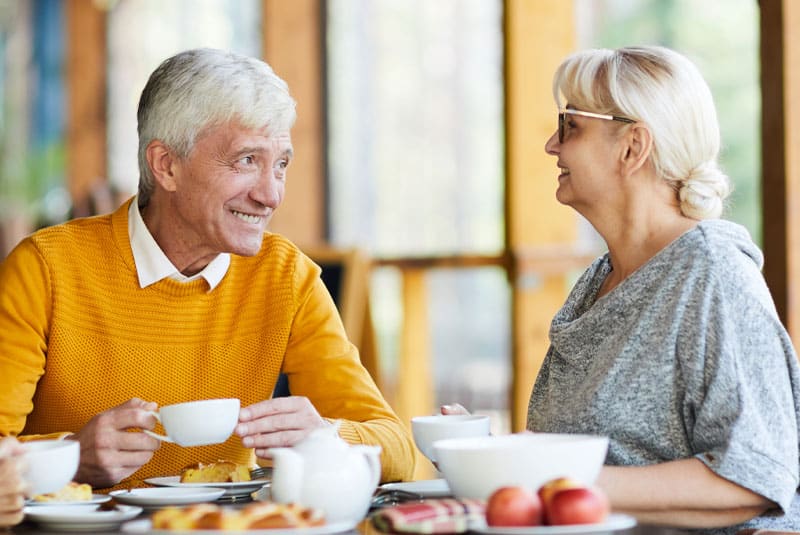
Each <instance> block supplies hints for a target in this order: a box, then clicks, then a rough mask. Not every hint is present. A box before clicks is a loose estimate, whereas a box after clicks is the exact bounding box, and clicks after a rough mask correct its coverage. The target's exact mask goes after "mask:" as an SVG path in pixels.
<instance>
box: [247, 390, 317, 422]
mask: <svg viewBox="0 0 800 535" xmlns="http://www.w3.org/2000/svg"><path fill="white" fill-rule="evenodd" d="M306 399H307V398H303V397H299V396H289V397H284V398H275V399H268V400H265V401H259V402H258V403H254V404H252V405H249V406H247V407H244V408H243V409H242V410H240V411H239V421H240V422H249V421H252V420H258V419H259V418H263V417H265V416H272V415H275V414H282V413H291V412H298V411H299V410H301V408H302V407H303V406H304V405H305V401H306Z"/></svg>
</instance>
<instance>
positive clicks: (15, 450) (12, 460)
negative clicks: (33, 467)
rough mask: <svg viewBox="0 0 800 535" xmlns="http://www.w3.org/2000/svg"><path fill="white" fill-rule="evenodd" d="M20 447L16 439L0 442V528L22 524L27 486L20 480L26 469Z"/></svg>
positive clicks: (6, 439)
mask: <svg viewBox="0 0 800 535" xmlns="http://www.w3.org/2000/svg"><path fill="white" fill-rule="evenodd" d="M22 452H23V450H22V445H21V444H20V443H19V442H18V441H17V439H15V438H12V437H7V438H4V439H2V440H0V527H8V526H13V525H15V524H19V523H20V522H22V517H23V513H22V508H23V506H24V505H25V492H26V491H27V484H26V483H25V481H24V480H23V478H22V475H23V472H24V470H25V468H26V466H25V459H24V458H23V457H22Z"/></svg>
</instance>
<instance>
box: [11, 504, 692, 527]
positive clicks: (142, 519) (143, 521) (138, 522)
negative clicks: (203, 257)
mask: <svg viewBox="0 0 800 535" xmlns="http://www.w3.org/2000/svg"><path fill="white" fill-rule="evenodd" d="M246 503H247V502H246V501H243V502H239V503H226V504H222V507H223V508H232V509H237V508H241V507H244V506H245V505H246ZM156 510H158V509H145V510H143V511H142V513H140V514H139V515H138V516H136V517H135V518H134V519H131V520H129V521H127V522H124V523H122V524H121V525H120V526H119V527H117V528H114V529H101V530H93V529H88V530H80V532H83V533H95V534H97V533H105V534H123V535H130V534H135V533H150V532H151V531H152V530H151V528H150V527H149V522H148V521H149V518H150V517H151V516H152V514H153V513H154V512H155V511H156ZM370 514H374V512H371V513H370ZM273 531H275V530H273ZM279 531H280V532H281V535H287V533H288V532H289V531H292V530H279ZM296 531H297V532H298V534H300V535H301V534H302V533H303V531H302V530H296ZM64 532H65V531H60V530H58V529H53V528H51V527H48V526H47V525H43V524H38V523H36V522H33V521H30V520H28V519H26V520H25V521H23V522H22V523H21V524H19V525H17V526H14V527H12V528H10V529H9V530H8V531H7V532H6V533H9V534H27V535H35V534H42V535H45V534H47V535H52V534H53V533H64ZM71 532H73V533H76V532H77V531H71ZM184 533H187V532H184ZM198 533H203V531H199V532H198ZM205 533H210V532H209V531H205ZM220 533H221V532H220ZM251 533H253V534H258V535H268V534H269V533H270V530H253V531H251ZM314 533H315V534H316V535H326V532H325V531H324V530H322V531H321V532H319V533H317V532H314ZM336 533H337V534H342V535H386V534H385V533H384V532H382V531H379V530H378V529H377V528H376V527H375V526H374V525H373V523H372V522H371V519H370V515H369V514H368V515H367V517H366V518H364V519H363V520H362V521H361V522H359V523H358V524H357V525H356V526H355V528H354V529H352V530H349V531H343V532H342V531H337V532H336ZM466 533H467V534H468V535H470V534H473V533H474V535H484V534H481V533H479V532H466ZM538 533H542V534H543V535H546V534H547V533H548V530H547V529H546V528H544V529H539V530H537V529H536V528H532V529H531V530H530V533H529V534H528V533H526V534H523V535H537V534H538ZM575 533H581V534H589V533H596V534H599V533H609V534H611V533H613V534H615V535H678V534H682V533H687V532H686V531H682V530H678V529H673V528H666V527H661V526H647V525H641V524H637V525H635V526H633V527H630V528H627V529H621V530H613V531H603V530H597V531H586V530H584V529H581V530H580V531H576V532H575ZM331 535H332V534H331ZM559 535H569V530H561V531H559Z"/></svg>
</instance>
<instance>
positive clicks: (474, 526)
mask: <svg viewBox="0 0 800 535" xmlns="http://www.w3.org/2000/svg"><path fill="white" fill-rule="evenodd" d="M635 525H636V519H635V518H633V517H632V516H628V515H622V514H616V513H612V514H610V515H608V518H607V519H606V521H605V522H602V523H600V524H572V525H569V526H531V527H519V528H511V527H500V526H497V527H489V526H487V525H486V522H485V521H483V520H481V521H477V522H471V523H470V525H469V529H470V531H474V532H476V533H484V534H486V535H573V534H580V533H610V532H612V531H619V530H623V529H630V528H632V527H633V526H635Z"/></svg>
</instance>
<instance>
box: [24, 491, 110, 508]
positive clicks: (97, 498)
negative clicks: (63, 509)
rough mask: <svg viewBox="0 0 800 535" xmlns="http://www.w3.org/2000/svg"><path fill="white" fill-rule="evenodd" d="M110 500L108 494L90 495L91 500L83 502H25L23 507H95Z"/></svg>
mask: <svg viewBox="0 0 800 535" xmlns="http://www.w3.org/2000/svg"><path fill="white" fill-rule="evenodd" d="M110 500H111V496H109V495H108V494H92V499H91V500H84V501H77V500H75V501H68V502H67V501H49V502H37V501H36V500H27V501H26V502H25V505H26V506H28V505H30V506H31V507H45V506H49V505H56V506H63V505H76V506H77V505H96V504H100V503H105V502H107V501H110Z"/></svg>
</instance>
